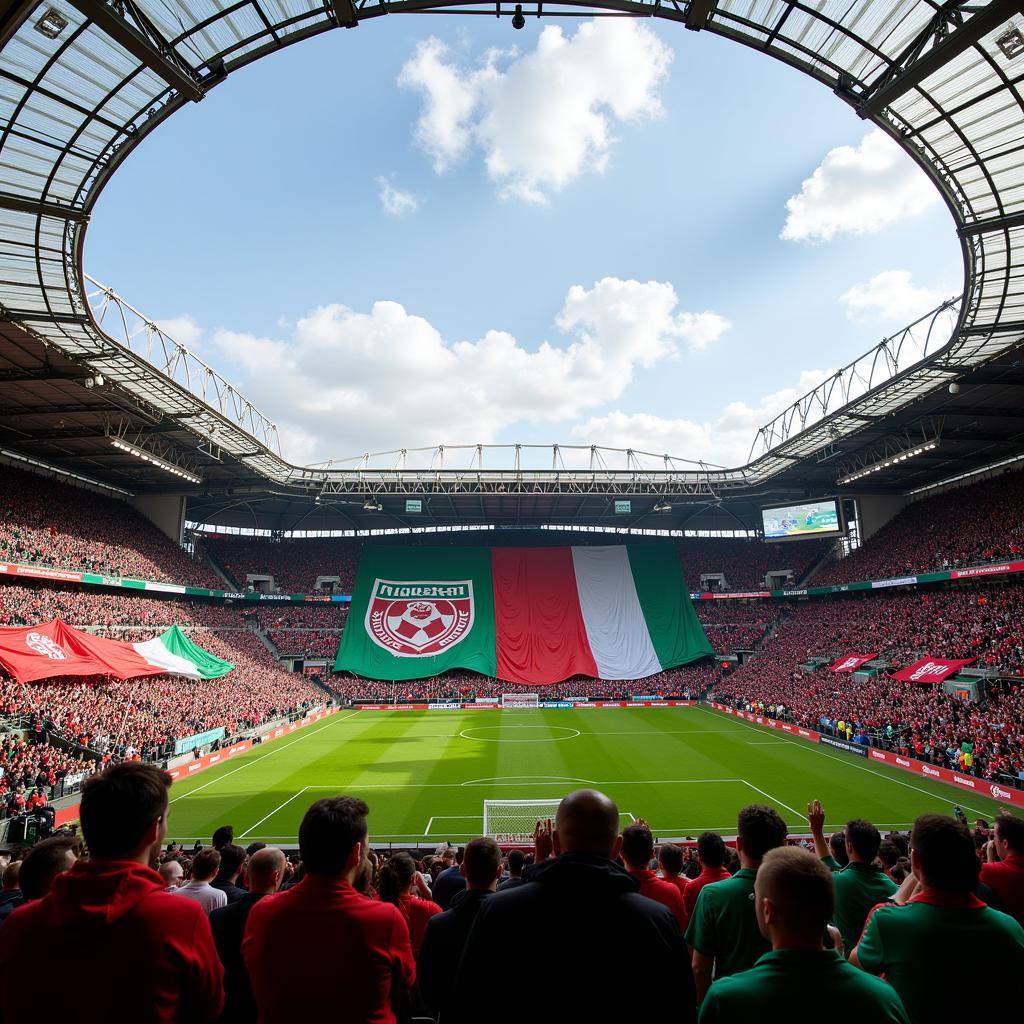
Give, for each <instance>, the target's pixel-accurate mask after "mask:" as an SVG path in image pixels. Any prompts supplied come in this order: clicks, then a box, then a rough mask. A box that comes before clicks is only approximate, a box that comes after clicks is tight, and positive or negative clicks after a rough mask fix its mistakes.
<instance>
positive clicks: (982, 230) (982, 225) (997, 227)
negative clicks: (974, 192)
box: [957, 213, 1024, 238]
mask: <svg viewBox="0 0 1024 1024" xmlns="http://www.w3.org/2000/svg"><path fill="white" fill-rule="evenodd" d="M1022 225H1024V213H1010V214H1006V215H1005V216H1003V217H989V218H987V219H986V220H976V221H975V222H974V223H973V224H964V226H963V227H961V228H958V229H957V234H958V235H959V236H960V237H961V238H968V237H969V236H971V235H984V234H987V233H988V232H989V231H1006V230H1009V229H1010V228H1019V227H1021V226H1022Z"/></svg>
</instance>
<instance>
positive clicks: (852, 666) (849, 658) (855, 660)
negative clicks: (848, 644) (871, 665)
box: [829, 654, 878, 672]
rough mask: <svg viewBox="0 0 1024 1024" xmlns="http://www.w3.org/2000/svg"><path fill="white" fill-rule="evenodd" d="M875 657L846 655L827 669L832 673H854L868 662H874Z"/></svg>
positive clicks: (870, 655)
mask: <svg viewBox="0 0 1024 1024" xmlns="http://www.w3.org/2000/svg"><path fill="white" fill-rule="evenodd" d="M877 657H878V655H877V654H847V655H846V656H845V657H842V658H840V659H839V660H838V661H837V662H836V663H835V664H834V665H830V666H829V668H830V670H831V671H833V672H856V671H857V669H859V668H860V667H861V665H866V664H867V663H868V662H869V661H874V660H875V658H877Z"/></svg>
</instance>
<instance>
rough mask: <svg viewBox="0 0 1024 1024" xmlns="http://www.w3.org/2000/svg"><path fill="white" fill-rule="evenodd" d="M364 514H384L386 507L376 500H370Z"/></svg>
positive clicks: (364, 507)
mask: <svg viewBox="0 0 1024 1024" xmlns="http://www.w3.org/2000/svg"><path fill="white" fill-rule="evenodd" d="M363 511H364V512H383V511H384V506H383V505H382V504H381V503H380V502H379V501H377V499H376V498H370V499H369V500H368V501H367V502H366V504H365V505H364V506H363Z"/></svg>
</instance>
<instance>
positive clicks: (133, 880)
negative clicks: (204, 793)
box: [0, 763, 224, 1024]
mask: <svg viewBox="0 0 1024 1024" xmlns="http://www.w3.org/2000/svg"><path fill="white" fill-rule="evenodd" d="M170 785H171V777H170V776H169V775H168V774H167V772H164V771H161V770H160V769H159V768H156V767H155V766H153V765H148V764H141V763H132V764H121V765H117V766H115V767H113V768H108V769H107V770H106V771H105V772H103V774H102V775H94V776H92V777H91V778H90V779H89V780H88V781H87V782H86V783H85V785H84V786H83V788H82V804H81V810H80V814H81V819H82V833H83V835H84V837H85V842H86V845H87V846H88V848H89V854H90V857H89V859H88V860H79V861H78V862H77V863H76V864H75V866H74V867H73V868H72V869H71V870H70V871H68V872H66V873H64V874H62V875H59V876H58V877H57V878H56V879H55V880H54V882H53V887H52V888H51V890H50V892H49V893H48V894H47V895H46V896H44V897H43V899H41V900H34V901H32V902H30V903H26V904H24V905H23V906H22V907H20V908H19V909H18V912H17V913H14V914H11V916H10V917H9V918H8V919H7V921H6V923H5V924H4V926H3V928H2V929H0V973H2V974H3V976H4V977H11V978H23V977H30V976H31V975H32V972H33V971H35V970H37V969H38V964H39V956H40V952H41V951H43V952H44V953H45V956H46V962H47V965H48V967H49V969H50V970H53V971H54V972H56V975H57V976H59V977H60V984H59V985H53V986H50V988H49V990H48V991H47V994H46V1014H47V1017H48V1018H49V1019H51V1020H60V1019H62V1018H66V1019H68V1020H74V1021H76V1024H92V1022H95V1024H120V1022H122V1021H123V1022H124V1024H177V1022H188V1024H206V1022H209V1021H213V1020H214V1019H216V1017H217V1015H218V1014H219V1013H220V1010H221V1007H222V1005H223V1002H224V987H223V969H222V968H221V965H220V960H219V959H218V957H217V951H216V949H215V948H214V945H213V938H212V936H211V935H210V925H209V923H208V922H207V920H206V915H205V914H204V913H203V911H202V908H201V907H200V906H199V905H198V904H196V903H192V902H191V901H190V900H183V899H180V898H179V897H177V896H174V895H173V894H172V893H168V892H166V891H165V888H164V881H163V879H162V878H161V877H160V876H159V875H158V874H157V873H156V872H155V871H153V870H152V868H150V867H149V865H150V863H151V862H152V861H153V859H154V858H155V857H156V856H158V854H159V852H160V848H161V846H162V845H163V841H164V836H165V834H166V831H167V811H168V799H167V793H168V790H169V789H170ZM38 1015H39V993H38V990H37V989H36V988H34V987H33V986H31V985H4V986H0V1020H3V1021H16V1020H28V1019H34V1018H36V1017H38Z"/></svg>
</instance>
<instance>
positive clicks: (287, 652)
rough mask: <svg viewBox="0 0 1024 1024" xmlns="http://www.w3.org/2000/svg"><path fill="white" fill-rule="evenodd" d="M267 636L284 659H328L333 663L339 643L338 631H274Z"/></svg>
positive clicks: (339, 633)
mask: <svg viewBox="0 0 1024 1024" xmlns="http://www.w3.org/2000/svg"><path fill="white" fill-rule="evenodd" d="M267 636H269V637H270V641H271V643H272V644H273V645H274V646H275V647H276V648H277V650H278V653H279V654H281V655H283V656H285V657H289V656H293V657H299V658H328V659H330V660H331V661H333V660H334V656H335V655H336V654H337V653H338V645H339V644H340V643H341V630H340V629H335V630H330V629H274V630H271V631H270V632H268V633H267Z"/></svg>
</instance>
